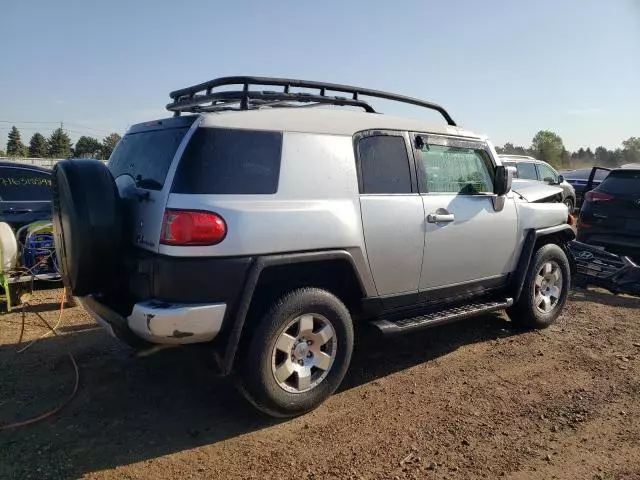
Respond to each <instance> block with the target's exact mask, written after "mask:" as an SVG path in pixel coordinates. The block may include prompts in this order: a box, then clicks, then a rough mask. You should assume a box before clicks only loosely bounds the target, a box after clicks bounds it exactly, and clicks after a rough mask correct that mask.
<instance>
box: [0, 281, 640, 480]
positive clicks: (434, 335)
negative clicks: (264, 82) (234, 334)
mask: <svg viewBox="0 0 640 480" xmlns="http://www.w3.org/2000/svg"><path fill="white" fill-rule="evenodd" d="M60 293H61V292H60V290H44V291H40V292H37V294H36V297H35V299H34V305H35V306H34V307H32V309H31V310H32V311H31V312H29V313H28V314H27V315H26V317H25V318H26V327H25V338H24V341H23V344H24V342H26V341H29V340H31V339H34V338H36V337H38V336H40V335H42V334H43V333H45V332H46V329H45V328H43V326H42V323H41V320H40V319H39V318H38V317H37V316H36V315H35V313H33V311H39V312H40V314H41V315H42V317H43V318H44V319H45V320H46V321H47V322H49V323H51V324H55V322H56V321H57V315H58V312H57V308H58V302H59V299H60ZM20 325H21V315H20V313H19V312H18V313H12V314H8V315H3V316H1V317H0V425H2V424H7V423H10V422H13V421H16V420H22V419H25V418H28V417H31V416H34V415H37V414H40V413H42V412H44V411H46V410H48V409H51V408H53V407H55V406H56V405H57V404H58V403H59V402H61V401H63V400H64V399H65V398H66V397H67V396H68V395H69V393H70V392H71V389H72V387H73V380H74V375H73V367H72V365H71V363H70V361H69V358H68V357H67V355H66V353H67V352H69V351H70V352H72V353H73V354H74V355H75V358H76V359H77V362H78V365H79V368H80V377H81V378H80V389H79V392H78V395H77V397H76V398H75V399H74V400H73V402H72V403H71V404H70V405H69V406H68V407H67V408H66V409H65V410H63V411H62V412H61V413H60V414H58V415H57V416H55V417H54V418H50V419H48V420H45V421H43V422H40V423H38V424H36V425H32V426H27V427H24V428H20V429H17V430H10V431H4V432H0V478H2V479H13V478H15V479H25V478H33V479H46V478H56V479H58V478H90V479H135V478H210V479H211V478H216V479H217V478H220V479H226V478H233V479H235V478H238V479H240V478H256V479H262V478H283V479H289V478H291V479H293V478H295V479H307V478H309V479H320V478H353V479H361V478H364V479H374V478H375V479H378V478H379V479H395V478H426V479H431V478H434V479H435V478H438V479H442V478H452V479H455V478H460V479H463V478H512V479H530V478H533V479H552V478H567V479H583V478H584V479H640V299H634V298H630V297H614V296H612V295H610V294H607V293H604V292H601V291H598V290H592V291H589V292H576V293H573V294H572V296H571V301H570V303H569V305H568V307H567V309H566V310H565V313H564V315H563V317H561V319H560V321H559V323H558V324H557V325H556V326H553V327H551V328H549V329H547V330H544V331H541V332H523V331H520V330H517V329H513V328H512V326H511V324H510V323H509V322H508V321H506V320H505V319H504V318H503V317H501V316H500V315H488V316H484V317H481V318H476V319H471V320H468V321H464V322H461V323H457V324H452V325H447V326H443V327H438V328H435V329H432V330H426V331H424V332H421V333H419V334H413V335H410V336H406V337H400V338H397V339H394V340H392V341H386V342H383V341H379V340H377V339H375V338H371V337H364V338H361V339H360V341H359V343H358V344H357V345H356V352H355V356H354V359H353V362H352V366H351V370H350V373H349V374H348V376H347V378H346V380H345V382H344V385H343V387H342V388H341V389H340V391H339V392H338V393H337V394H336V395H334V396H333V397H332V398H331V399H330V400H329V401H328V402H326V403H325V404H324V405H323V406H322V407H321V408H319V409H318V410H316V411H314V412H312V413H311V414H308V415H306V416H303V417H301V418H297V419H294V420H288V421H274V420H272V419H268V418H265V417H263V416H262V415H260V414H259V413H256V412H255V411H254V410H253V409H252V408H251V407H250V406H248V405H247V404H246V403H245V402H244V401H243V400H242V398H241V397H240V396H239V395H238V394H237V393H236V392H235V390H234V389H233V388H232V386H231V384H230V382H229V381H228V380H225V379H219V378H214V376H213V373H212V370H211V367H210V364H209V362H208V358H207V355H206V351H204V350H199V349H171V350H165V351H162V352H159V353H155V354H153V355H150V356H148V357H145V358H137V357H135V356H134V355H133V354H132V352H131V351H130V350H129V349H128V348H127V347H125V346H123V345H121V344H119V343H118V342H117V341H116V340H114V339H112V338H110V337H109V336H108V335H107V334H106V333H105V332H103V330H102V329H100V328H99V327H97V325H96V324H95V323H94V322H93V321H92V320H91V319H90V318H89V317H88V316H87V315H86V314H85V313H84V312H83V311H82V309H81V308H79V307H76V308H73V309H69V310H65V312H64V317H63V321H62V327H61V328H60V336H58V337H53V338H51V337H49V338H45V339H43V340H41V341H40V342H38V343H37V344H35V345H34V346H33V347H31V348H30V349H28V350H27V351H25V352H24V353H21V354H16V351H17V350H18V346H17V345H16V344H15V342H16V341H17V339H18V338H19V335H20V328H21V327H20Z"/></svg>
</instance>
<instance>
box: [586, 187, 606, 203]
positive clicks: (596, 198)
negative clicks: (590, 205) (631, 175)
mask: <svg viewBox="0 0 640 480" xmlns="http://www.w3.org/2000/svg"><path fill="white" fill-rule="evenodd" d="M584 200H585V201H586V202H608V201H609V200H613V195H609V194H608V193H604V192H598V191H597V190H591V191H590V192H587V194H586V195H585V196H584Z"/></svg>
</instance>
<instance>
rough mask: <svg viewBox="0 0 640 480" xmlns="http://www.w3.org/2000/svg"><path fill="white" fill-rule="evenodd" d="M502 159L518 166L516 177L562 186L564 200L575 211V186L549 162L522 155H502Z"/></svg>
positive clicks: (510, 164)
mask: <svg viewBox="0 0 640 480" xmlns="http://www.w3.org/2000/svg"><path fill="white" fill-rule="evenodd" d="M500 159H501V160H502V163H503V164H504V165H507V166H510V167H515V168H516V170H517V175H516V177H515V178H519V179H524V180H537V181H540V182H545V183H547V184H548V185H556V186H558V187H560V188H562V201H563V203H564V204H565V205H566V206H567V208H568V209H569V212H573V210H574V209H575V207H576V192H575V190H574V189H573V186H571V185H570V184H569V183H568V182H567V181H566V180H565V178H564V177H563V176H562V175H560V174H558V172H556V170H555V169H554V168H553V167H552V166H551V165H549V164H548V163H547V162H543V161H542V160H537V159H535V158H533V157H528V156H522V155H500Z"/></svg>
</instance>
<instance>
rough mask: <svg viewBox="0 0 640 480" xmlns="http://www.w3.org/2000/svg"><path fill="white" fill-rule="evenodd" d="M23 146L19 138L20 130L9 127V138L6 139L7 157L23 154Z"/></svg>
mask: <svg viewBox="0 0 640 480" xmlns="http://www.w3.org/2000/svg"><path fill="white" fill-rule="evenodd" d="M24 151H25V146H24V144H23V143H22V140H21V139H20V131H19V130H18V129H17V128H16V127H15V125H14V126H13V127H11V131H10V132H9V140H8V141H7V155H8V156H9V157H21V156H23V155H24Z"/></svg>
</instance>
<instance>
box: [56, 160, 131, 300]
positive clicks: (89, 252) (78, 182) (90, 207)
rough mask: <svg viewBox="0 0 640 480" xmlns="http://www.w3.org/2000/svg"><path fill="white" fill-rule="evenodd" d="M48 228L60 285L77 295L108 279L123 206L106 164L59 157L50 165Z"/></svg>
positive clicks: (118, 248)
mask: <svg viewBox="0 0 640 480" xmlns="http://www.w3.org/2000/svg"><path fill="white" fill-rule="evenodd" d="M52 186H53V188H52V193H53V202H52V205H53V228H54V237H55V244H56V255H57V256H58V262H59V265H60V270H61V272H60V273H61V275H62V278H63V281H64V284H65V286H67V287H68V288H70V289H71V291H72V292H73V294H74V295H76V296H79V297H82V296H85V295H88V294H90V293H100V292H103V291H104V290H105V289H108V287H109V286H110V285H111V282H113V280H114V278H115V275H116V272H117V265H118V263H119V262H118V258H119V256H120V255H121V253H122V252H121V250H122V219H123V216H122V212H121V210H122V208H121V201H120V196H119V195H118V189H117V188H116V184H115V181H114V179H113V176H112V175H111V172H110V171H109V169H108V168H107V166H106V165H105V164H104V163H103V162H101V161H98V160H63V161H61V162H58V163H57V164H56V165H55V167H54V169H53V177H52Z"/></svg>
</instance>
